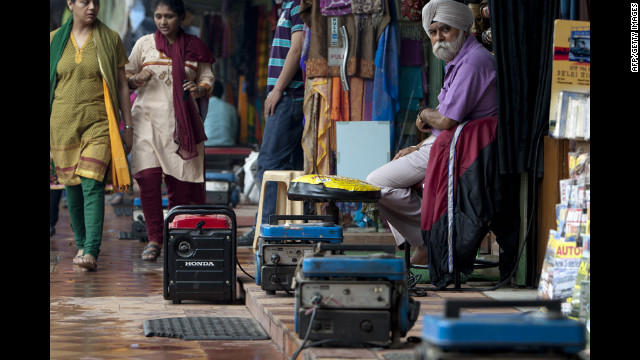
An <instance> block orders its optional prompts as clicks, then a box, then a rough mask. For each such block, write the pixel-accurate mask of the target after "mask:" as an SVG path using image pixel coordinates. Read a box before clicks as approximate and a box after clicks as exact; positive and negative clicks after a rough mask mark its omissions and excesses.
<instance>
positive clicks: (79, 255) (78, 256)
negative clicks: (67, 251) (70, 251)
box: [72, 250, 82, 265]
mask: <svg viewBox="0 0 640 360" xmlns="http://www.w3.org/2000/svg"><path fill="white" fill-rule="evenodd" d="M81 262H82V250H78V253H77V254H76V256H75V257H74V258H73V260H72V263H73V265H78V264H80V263H81Z"/></svg>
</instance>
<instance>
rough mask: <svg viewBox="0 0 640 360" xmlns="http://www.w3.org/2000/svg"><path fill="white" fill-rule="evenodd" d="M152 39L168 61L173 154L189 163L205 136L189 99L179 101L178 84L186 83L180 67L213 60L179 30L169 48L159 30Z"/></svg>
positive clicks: (199, 42)
mask: <svg viewBox="0 0 640 360" xmlns="http://www.w3.org/2000/svg"><path fill="white" fill-rule="evenodd" d="M154 39H155V42H156V49H158V50H159V51H162V52H163V53H165V54H166V55H167V56H168V57H170V58H171V72H172V76H173V109H174V112H175V115H176V126H175V130H174V132H173V141H174V142H175V143H176V144H178V150H177V151H176V154H178V156H180V158H182V159H183V160H190V159H193V158H195V157H196V156H198V149H197V147H196V145H197V144H199V143H201V142H203V141H205V140H206V139H207V136H206V135H205V132H204V126H203V125H202V119H201V118H200V115H199V114H198V111H197V109H196V106H195V103H194V102H193V101H192V98H191V96H189V98H188V99H187V101H183V100H182V84H183V82H184V81H185V80H186V79H187V73H186V71H185V69H184V63H185V61H196V62H204V63H208V64H212V63H214V62H215V58H214V57H213V55H212V54H211V52H210V51H209V49H208V48H207V45H206V44H205V43H204V42H203V41H202V40H200V39H199V38H198V37H197V36H194V35H189V34H186V33H185V32H184V31H183V30H182V28H180V29H179V30H178V36H177V37H176V41H175V42H174V43H173V44H169V42H168V41H167V38H166V37H164V35H162V33H160V30H156V32H155V34H154Z"/></svg>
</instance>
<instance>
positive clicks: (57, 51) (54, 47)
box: [49, 16, 73, 116]
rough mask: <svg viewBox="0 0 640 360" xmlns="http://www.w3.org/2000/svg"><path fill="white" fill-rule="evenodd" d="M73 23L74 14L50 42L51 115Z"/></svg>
mask: <svg viewBox="0 0 640 360" xmlns="http://www.w3.org/2000/svg"><path fill="white" fill-rule="evenodd" d="M72 25H73V16H70V17H69V20H67V22H66V23H64V25H62V26H61V27H60V29H58V31H57V32H56V33H55V35H53V39H52V40H51V44H49V116H51V107H52V106H53V93H54V92H55V90H56V85H57V84H58V61H60V57H62V52H63V51H64V48H65V46H67V41H68V40H69V34H70V33H71V26H72Z"/></svg>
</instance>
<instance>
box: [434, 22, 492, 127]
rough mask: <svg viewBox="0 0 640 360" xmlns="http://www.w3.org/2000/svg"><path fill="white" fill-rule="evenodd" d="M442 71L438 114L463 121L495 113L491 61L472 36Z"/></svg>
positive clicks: (488, 54) (489, 54) (489, 55)
mask: <svg viewBox="0 0 640 360" xmlns="http://www.w3.org/2000/svg"><path fill="white" fill-rule="evenodd" d="M444 71H445V73H444V81H443V84H442V90H441V91H440V94H439V95H438V101H439V103H440V104H439V105H438V107H437V109H438V111H440V113H441V114H442V115H444V116H446V117H448V118H449V119H451V120H455V121H458V122H464V121H467V120H473V119H480V118H484V117H489V116H494V115H497V114H498V93H497V85H496V63H495V59H494V57H493V55H492V54H491V53H490V52H489V50H487V49H486V48H485V47H484V46H483V45H482V44H481V43H479V42H478V41H477V40H476V38H475V37H474V36H473V35H471V36H469V37H468V38H467V40H466V41H465V43H464V45H463V46H462V49H460V52H459V53H458V55H456V57H455V58H454V59H453V60H451V61H450V62H449V63H448V64H447V66H446V67H445V70H444ZM440 132H441V131H440V130H436V129H434V130H433V134H434V135H435V136H438V134H440Z"/></svg>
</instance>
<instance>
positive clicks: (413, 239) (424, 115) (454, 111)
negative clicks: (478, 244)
mask: <svg viewBox="0 0 640 360" xmlns="http://www.w3.org/2000/svg"><path fill="white" fill-rule="evenodd" d="M472 24H473V14H472V12H471V10H470V9H469V8H468V7H467V5H464V4H462V3H460V2H457V1H455V0H431V1H430V2H429V3H428V4H427V5H425V7H424V8H423V9H422V26H423V27H424V30H425V31H426V33H427V35H428V36H429V39H430V40H431V45H432V48H433V53H434V55H435V56H436V57H437V58H439V59H442V60H444V61H445V62H446V67H445V74H444V81H443V86H442V90H441V92H440V94H439V95H438V102H439V105H438V106H437V107H436V108H435V109H431V108H428V107H424V108H422V109H421V110H420V111H419V112H418V116H417V118H416V127H417V128H418V130H419V131H421V132H423V133H431V135H430V136H428V137H427V138H426V139H425V140H423V141H422V142H421V143H420V144H418V145H416V146H410V147H408V148H405V149H402V150H400V151H398V153H397V154H396V156H395V157H394V158H393V160H392V161H390V162H389V163H387V164H385V165H383V166H381V167H379V168H378V169H376V170H374V171H373V172H372V173H371V174H369V176H368V177H367V182H369V183H371V184H373V185H376V186H378V187H380V189H381V197H380V200H378V202H377V207H378V210H379V212H380V215H381V216H382V217H383V218H384V219H385V220H386V221H387V222H388V223H389V228H390V229H391V232H392V233H393V236H394V239H395V241H396V244H397V245H398V246H399V247H400V248H404V245H405V244H404V243H405V242H408V243H409V244H410V245H411V246H412V247H413V248H414V249H415V251H414V253H413V255H412V256H411V264H414V265H425V264H427V251H426V248H425V244H424V242H423V240H422V232H421V229H420V209H421V201H422V200H421V197H420V194H421V192H420V193H418V192H416V191H415V190H413V186H414V185H416V184H418V183H420V184H421V183H422V182H423V181H424V176H425V172H426V168H427V163H428V161H429V153H430V151H431V145H432V144H433V142H434V141H435V138H436V137H437V136H438V134H440V133H441V132H442V130H447V129H450V128H451V127H453V126H455V125H457V124H459V123H461V122H464V121H468V120H473V119H480V118H483V117H488V116H494V115H497V113H498V103H497V88H496V66H495V60H494V59H493V55H491V53H490V52H489V51H488V50H487V49H485V48H484V46H482V44H480V43H479V42H478V41H477V40H476V39H475V37H474V36H473V35H472V34H471V33H470V31H469V30H470V28H471V25H472Z"/></svg>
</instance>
